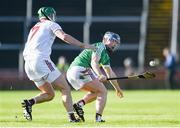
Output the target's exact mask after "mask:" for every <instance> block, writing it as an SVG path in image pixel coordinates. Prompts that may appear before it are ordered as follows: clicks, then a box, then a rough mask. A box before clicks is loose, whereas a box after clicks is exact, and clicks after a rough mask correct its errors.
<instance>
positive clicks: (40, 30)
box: [23, 20, 62, 60]
mask: <svg viewBox="0 0 180 128" xmlns="http://www.w3.org/2000/svg"><path fill="white" fill-rule="evenodd" d="M58 29H62V28H61V27H60V26H59V25H58V24H57V23H55V22H53V21H50V20H43V21H41V22H38V23H37V24H36V25H35V26H34V27H33V28H32V29H31V30H30V33H29V35H28V40H27V42H26V44H25V48H24V51H23V56H24V59H25V60H32V59H37V58H39V57H40V58H49V57H50V54H51V51H52V48H51V47H52V44H53V42H54V39H55V38H56V35H55V34H54V32H55V31H56V30H58Z"/></svg>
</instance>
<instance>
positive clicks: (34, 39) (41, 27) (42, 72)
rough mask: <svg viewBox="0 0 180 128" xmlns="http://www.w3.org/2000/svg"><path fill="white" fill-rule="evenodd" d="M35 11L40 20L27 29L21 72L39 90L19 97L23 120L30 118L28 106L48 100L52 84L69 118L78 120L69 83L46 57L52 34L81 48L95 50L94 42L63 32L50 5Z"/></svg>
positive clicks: (30, 109)
mask: <svg viewBox="0 0 180 128" xmlns="http://www.w3.org/2000/svg"><path fill="white" fill-rule="evenodd" d="M38 15H39V20H40V21H39V22H38V23H37V24H36V25H35V26H34V27H32V28H31V30H30V33H29V35H28V39H27V42H26V45H25V48H24V51H23V56H24V60H25V72H26V74H27V76H28V78H29V79H30V80H32V81H33V82H34V83H35V85H36V86H37V88H38V89H39V90H40V91H41V93H40V94H39V95H37V96H35V97H32V98H30V99H25V100H23V101H22V107H23V112H24V117H25V118H26V119H27V120H32V106H33V105H34V104H38V103H42V102H46V101H50V100H52V99H53V98H54V96H55V92H54V89H53V88H57V89H59V90H60V91H61V93H62V101H63V104H64V107H65V108H66V111H67V113H68V117H69V121H70V122H78V121H79V120H78V119H76V118H75V116H74V112H73V105H72V97H71V92H70V91H71V90H70V87H69V85H68V84H67V81H66V79H65V76H64V75H62V74H61V73H60V71H59V70H58V69H57V68H56V66H55V64H54V63H53V62H52V61H51V59H50V54H51V51H52V48H51V47H52V44H53V42H54V39H55V38H56V37H58V38H59V39H61V40H63V41H64V42H66V43H69V44H73V45H76V46H79V47H81V48H88V49H92V50H95V49H94V46H91V45H88V44H84V43H81V42H80V41H78V40H76V39H75V38H73V37H72V36H70V35H69V34H66V33H65V32H64V31H63V30H62V28H61V27H60V26H59V25H58V24H57V23H56V22H55V15H56V12H55V10H54V9H53V8H52V7H42V8H40V9H39V10H38Z"/></svg>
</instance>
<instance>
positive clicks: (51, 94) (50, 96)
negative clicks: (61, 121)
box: [47, 92, 55, 101]
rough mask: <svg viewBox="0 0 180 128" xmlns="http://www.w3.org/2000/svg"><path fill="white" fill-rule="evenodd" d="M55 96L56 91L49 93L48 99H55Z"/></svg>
mask: <svg viewBox="0 0 180 128" xmlns="http://www.w3.org/2000/svg"><path fill="white" fill-rule="evenodd" d="M54 97H55V93H54V92H51V93H47V101H50V100H52V99H54Z"/></svg>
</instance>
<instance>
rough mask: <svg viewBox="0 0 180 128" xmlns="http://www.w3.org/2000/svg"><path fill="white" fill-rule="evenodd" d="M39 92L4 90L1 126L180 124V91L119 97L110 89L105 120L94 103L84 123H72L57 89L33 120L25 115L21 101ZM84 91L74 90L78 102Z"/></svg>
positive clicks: (127, 93)
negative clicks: (97, 117) (99, 120)
mask: <svg viewBox="0 0 180 128" xmlns="http://www.w3.org/2000/svg"><path fill="white" fill-rule="evenodd" d="M38 93H39V92H38V91H13V90H12V91H0V127H6V126H7V127H173V126H179V127H180V91H177V90H176V91H168V90H158V91H152V90H150V91H145V90H141V91H124V98H123V99H119V98H118V97H117V96H116V94H115V92H114V91H109V93H108V101H107V104H106V108H105V110H104V114H103V117H104V119H105V120H106V122H105V123H95V122H94V118H95V109H94V108H95V107H94V103H95V102H92V103H90V104H87V105H86V106H84V111H85V119H86V122H84V123H69V122H68V120H67V114H66V112H65V109H64V107H63V105H62V102H61V97H60V93H59V92H56V97H55V99H54V100H53V101H51V102H47V103H43V104H38V105H35V106H34V107H33V121H31V122H29V121H26V120H25V119H24V118H23V114H22V109H21V104H20V102H21V100H22V99H24V98H30V97H32V96H34V95H37V94H38ZM83 94H84V93H83V92H75V91H73V92H72V96H73V100H74V101H77V100H78V99H80V98H81V97H82V96H83Z"/></svg>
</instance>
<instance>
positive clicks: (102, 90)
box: [99, 87, 107, 95]
mask: <svg viewBox="0 0 180 128" xmlns="http://www.w3.org/2000/svg"><path fill="white" fill-rule="evenodd" d="M99 93H102V94H103V95H107V89H106V88H105V87H102V88H101V89H100V90H99Z"/></svg>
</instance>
